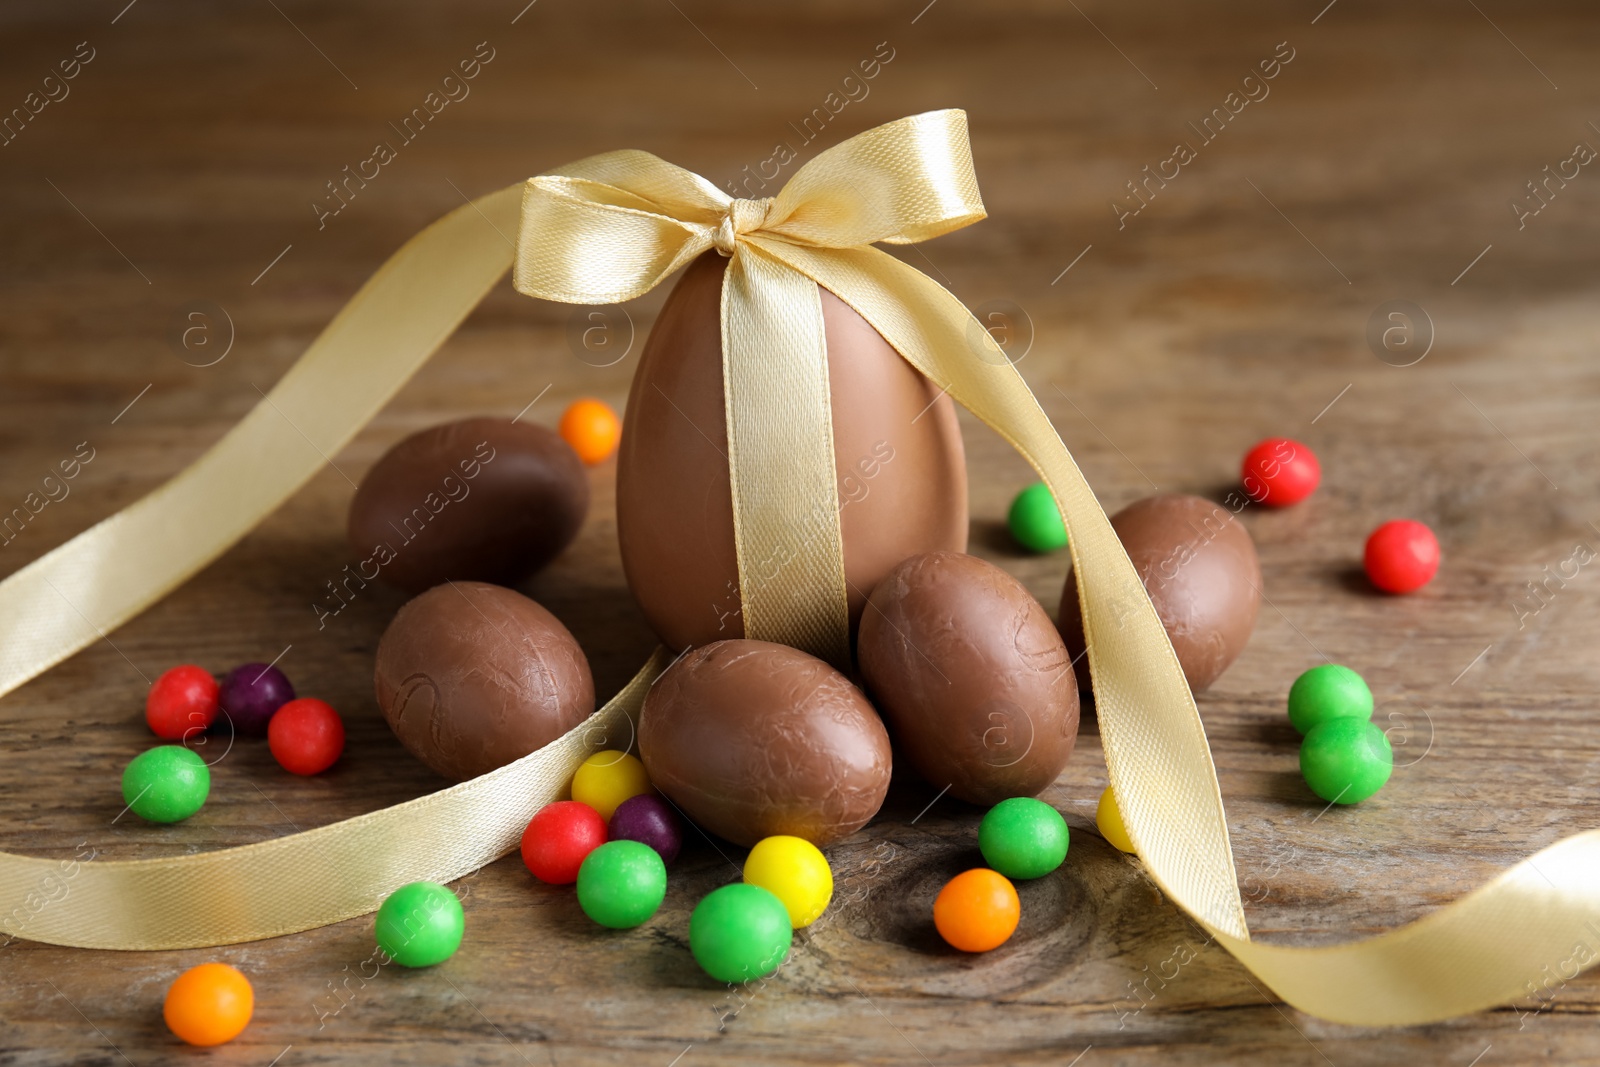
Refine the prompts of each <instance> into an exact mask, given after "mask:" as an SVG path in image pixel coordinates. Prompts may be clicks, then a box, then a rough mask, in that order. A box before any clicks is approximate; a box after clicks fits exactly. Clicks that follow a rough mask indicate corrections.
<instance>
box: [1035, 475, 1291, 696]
mask: <svg viewBox="0 0 1600 1067" xmlns="http://www.w3.org/2000/svg"><path fill="white" fill-rule="evenodd" d="M1111 528H1112V529H1114V530H1116V531H1117V537H1119V538H1120V539H1121V540H1122V547H1123V548H1125V549H1126V550H1127V552H1128V558H1129V559H1130V560H1132V561H1133V566H1134V569H1135V570H1137V571H1138V572H1139V579H1140V581H1142V582H1144V587H1145V591H1146V592H1148V593H1149V594H1150V600H1151V603H1153V604H1155V606H1156V614H1157V615H1158V616H1160V617H1161V625H1162V626H1163V627H1164V628H1165V629H1166V631H1167V638H1168V639H1169V640H1171V642H1172V650H1173V651H1174V652H1176V653H1177V654H1178V662H1179V663H1180V664H1181V665H1182V666H1183V675H1184V677H1185V678H1187V679H1188V680H1189V688H1190V689H1192V690H1194V691H1195V692H1199V691H1200V690H1202V689H1204V688H1206V686H1208V685H1210V684H1211V683H1212V682H1214V681H1216V680H1217V676H1218V675H1220V674H1221V673H1222V672H1223V671H1225V670H1227V669H1228V664H1230V663H1232V662H1233V661H1234V660H1235V659H1237V658H1238V657H1239V653H1240V652H1243V651H1244V646H1245V642H1246V641H1248V640H1250V631H1251V630H1252V629H1254V628H1255V625H1256V612H1257V611H1258V610H1259V609H1260V607H1261V562H1260V561H1259V560H1258V559H1257V558H1256V546H1255V542H1254V541H1252V540H1251V539H1250V533H1249V531H1247V530H1246V529H1245V528H1244V523H1242V522H1240V521H1239V520H1238V519H1237V518H1236V517H1235V516H1234V515H1233V514H1232V513H1231V512H1229V511H1228V510H1226V509H1225V508H1222V507H1220V506H1218V505H1216V504H1213V503H1212V502H1211V501H1209V500H1202V499H1201V498H1200V497H1197V496H1185V495H1182V494H1179V493H1169V494H1166V495H1163V496H1151V497H1145V498H1144V499H1143V500H1136V501H1134V502H1133V503H1132V504H1129V505H1128V506H1127V507H1125V508H1123V509H1122V510H1121V511H1119V512H1117V513H1116V514H1115V515H1113V516H1111ZM1060 620H1061V636H1062V637H1063V638H1064V639H1065V640H1066V642H1067V650H1068V651H1069V652H1071V653H1072V655H1073V656H1074V657H1076V656H1077V655H1078V654H1079V653H1081V652H1082V651H1083V616H1082V614H1081V613H1080V611H1079V609H1078V580H1077V578H1076V576H1075V575H1074V574H1073V573H1072V572H1071V571H1070V570H1069V571H1068V572H1067V583H1066V586H1065V588H1063V589H1062V591H1061V615H1060ZM1083 677H1084V678H1085V679H1086V680H1087V679H1088V677H1089V672H1088V671H1084V673H1083Z"/></svg>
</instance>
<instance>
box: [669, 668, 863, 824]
mask: <svg viewBox="0 0 1600 1067" xmlns="http://www.w3.org/2000/svg"><path fill="white" fill-rule="evenodd" d="M639 756H640V758H642V759H643V760H644V766H645V770H646V771H648V772H649V774H650V781H651V783H652V784H654V785H655V787H656V788H657V789H659V790H661V792H663V793H665V794H666V795H667V796H669V797H671V798H672V799H673V801H674V802H676V803H677V804H678V806H679V807H681V808H682V809H683V810H684V812H685V813H686V814H687V815H688V816H689V818H691V819H693V820H694V821H695V822H697V823H699V824H700V825H701V826H702V827H704V828H705V829H707V830H710V831H711V832H712V833H714V834H718V835H720V836H722V837H725V838H727V839H728V840H729V841H732V842H733V843H734V844H736V845H753V844H755V843H756V842H757V841H759V840H761V839H762V838H763V837H771V836H772V835H774V834H790V835H792V836H794V837H803V838H805V839H806V840H807V841H810V842H811V843H813V844H816V845H824V844H827V843H828V842H829V841H834V840H836V839H838V838H841V837H844V836H845V835H846V834H850V833H854V832H855V831H857V830H859V829H861V827H863V826H865V825H866V824H867V820H869V819H871V818H872V817H873V816H874V815H876V814H877V813H878V808H879V807H881V806H882V805H883V797H884V794H885V793H886V792H888V789H889V765H890V757H889V735H888V734H887V733H886V732H885V731H884V729H883V723H882V722H880V721H879V720H878V716H877V714H876V713H875V712H874V711H873V710H872V705H871V704H868V703H867V698H866V697H864V696H862V695H861V691H860V690H859V689H857V688H856V687H855V686H853V685H851V684H850V680H849V679H848V678H846V677H845V676H844V675H842V674H840V673H839V672H838V671H836V670H834V669H833V668H832V667H830V666H828V664H826V663H824V662H823V661H822V660H820V659H817V658H816V657H814V656H809V655H807V654H806V653H804V652H801V651H799V650H797V649H793V648H790V647H788V646H787V645H776V644H772V643H770V642H767V641H746V640H733V641H717V642H714V643H712V644H709V645H705V646H702V647H700V648H696V649H693V650H692V651H690V652H687V653H685V654H684V655H683V657H682V658H680V659H679V660H678V661H677V662H676V663H674V664H673V665H672V666H671V667H669V668H667V670H666V672H665V673H664V674H662V675H661V677H660V678H658V679H656V683H655V685H654V686H652V687H651V689H650V693H649V695H648V696H646V697H645V701H644V708H643V709H642V710H641V711H640V713H639Z"/></svg>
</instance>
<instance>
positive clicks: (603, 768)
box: [572, 749, 650, 822]
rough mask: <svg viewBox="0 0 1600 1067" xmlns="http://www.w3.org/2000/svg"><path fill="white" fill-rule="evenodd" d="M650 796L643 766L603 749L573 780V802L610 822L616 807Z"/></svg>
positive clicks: (647, 779)
mask: <svg viewBox="0 0 1600 1067" xmlns="http://www.w3.org/2000/svg"><path fill="white" fill-rule="evenodd" d="M648 792H650V776H649V775H647V774H645V773H644V764H642V763H640V762H639V760H638V758H637V757H635V756H630V755H628V754H627V753H626V752H613V751H611V750H609V749H603V750H601V751H599V752H596V753H593V754H592V755H590V757H589V758H588V759H586V760H584V761H583V763H582V764H581V765H580V766H579V767H578V773H577V774H574V775H573V776H572V799H573V800H576V801H577V802H578V803H580V804H587V805H589V806H590V807H591V808H593V809H594V810H595V811H598V812H599V813H600V817H601V818H602V819H604V820H605V821H606V822H610V821H611V816H612V814H613V813H614V812H615V811H616V810H617V805H619V804H621V803H622V802H623V801H624V800H629V799H631V798H633V797H636V796H638V795H639V794H640V793H648Z"/></svg>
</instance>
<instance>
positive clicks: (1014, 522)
mask: <svg viewBox="0 0 1600 1067" xmlns="http://www.w3.org/2000/svg"><path fill="white" fill-rule="evenodd" d="M1006 524H1007V525H1008V526H1010V527H1011V536H1012V537H1015V538H1016V539H1017V542H1018V543H1019V544H1021V545H1022V547H1023V548H1026V549H1029V550H1031V551H1034V552H1054V551H1055V550H1056V549H1058V548H1066V547H1067V525H1066V523H1064V522H1062V521H1061V511H1060V509H1059V508H1057V507H1056V498H1055V497H1053V496H1051V495H1050V487H1049V486H1047V485H1045V484H1044V483H1043V482H1034V483H1033V484H1032V485H1030V486H1028V488H1026V489H1024V490H1023V491H1022V492H1020V493H1018V494H1017V496H1016V499H1014V500H1012V501H1011V510H1010V512H1008V513H1007V515H1006Z"/></svg>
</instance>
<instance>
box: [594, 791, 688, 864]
mask: <svg viewBox="0 0 1600 1067" xmlns="http://www.w3.org/2000/svg"><path fill="white" fill-rule="evenodd" d="M609 832H610V834H611V839H612V840H613V841H638V842H639V843H640V844H644V845H649V846H650V847H651V848H653V849H655V850H656V852H657V853H658V854H659V855H660V856H661V862H662V863H671V862H672V861H673V860H675V859H677V858H678V849H679V848H681V847H682V846H683V823H682V821H681V820H680V819H679V818H678V813H677V812H675V811H673V810H672V808H671V807H670V806H668V804H667V802H666V801H664V800H662V799H661V798H660V797H658V796H656V795H654V794H653V793H640V794H639V795H638V796H636V797H629V798H628V799H627V800H624V801H623V802H622V803H621V804H618V805H617V810H616V811H615V812H613V813H612V815H611V823H610V826H609Z"/></svg>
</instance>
